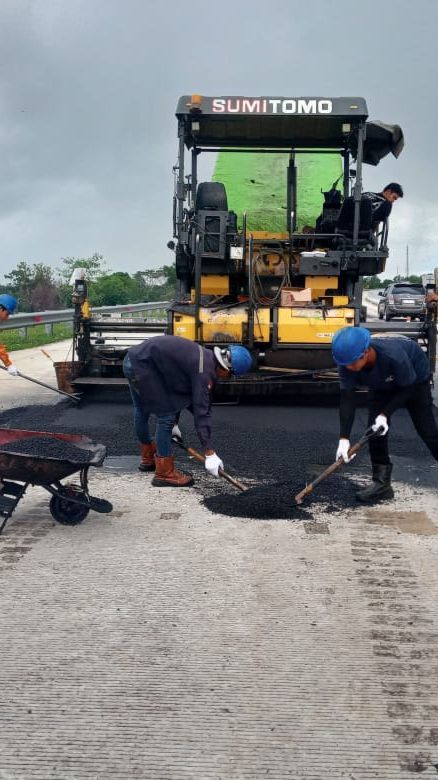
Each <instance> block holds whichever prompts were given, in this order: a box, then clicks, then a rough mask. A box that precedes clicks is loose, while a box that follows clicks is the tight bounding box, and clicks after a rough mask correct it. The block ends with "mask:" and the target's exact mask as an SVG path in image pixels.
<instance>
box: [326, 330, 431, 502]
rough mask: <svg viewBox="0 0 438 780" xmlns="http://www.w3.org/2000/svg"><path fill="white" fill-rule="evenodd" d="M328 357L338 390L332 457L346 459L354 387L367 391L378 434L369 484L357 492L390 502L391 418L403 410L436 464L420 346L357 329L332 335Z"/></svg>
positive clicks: (425, 369) (372, 446) (371, 442)
mask: <svg viewBox="0 0 438 780" xmlns="http://www.w3.org/2000/svg"><path fill="white" fill-rule="evenodd" d="M332 351H333V359H334V361H335V363H337V365H338V366H339V379H340V386H341V400H340V439H339V445H338V450H337V453H336V458H337V459H338V458H343V459H344V461H345V462H346V463H348V462H349V460H350V458H349V455H348V451H349V449H350V441H349V438H350V431H351V429H352V427H353V421H354V413H355V397H354V396H355V389H357V388H360V387H368V388H369V389H370V397H369V421H368V425H369V426H370V427H371V428H372V429H373V430H374V431H375V432H376V434H377V433H378V434H379V435H376V436H373V437H371V438H370V439H369V449H370V457H371V464H372V470H373V484H372V485H371V486H370V487H367V488H365V490H361V491H359V492H358V493H357V494H356V498H357V500H358V501H362V502H364V503H371V502H373V501H376V500H381V499H385V498H392V497H393V496H394V491H393V489H392V487H391V472H392V463H391V461H390V458H389V451H388V430H389V425H390V421H391V415H392V414H393V412H395V411H396V409H400V408H402V407H403V408H406V409H407V410H408V412H409V414H410V416H411V419H412V422H413V423H414V426H415V428H416V431H417V433H418V434H419V436H420V437H421V439H422V440H423V441H424V443H425V444H426V445H427V447H428V448H429V450H430V452H431V453H432V455H433V456H434V458H435V460H438V426H437V423H436V420H435V417H434V412H433V401H432V393H431V389H430V367H429V362H428V360H427V357H426V355H425V353H424V352H423V350H422V349H421V347H419V346H418V344H417V343H416V342H414V341H411V339H408V338H405V337H403V336H401V337H400V336H399V337H396V336H394V337H388V338H386V337H385V338H372V337H371V334H370V332H369V331H368V330H367V329H366V328H362V327H347V328H342V330H339V331H338V332H337V333H335V335H334V337H333V343H332Z"/></svg>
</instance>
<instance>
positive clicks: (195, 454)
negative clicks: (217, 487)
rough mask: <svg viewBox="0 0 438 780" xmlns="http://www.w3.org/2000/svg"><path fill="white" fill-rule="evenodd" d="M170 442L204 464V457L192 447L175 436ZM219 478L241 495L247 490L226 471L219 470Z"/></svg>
mask: <svg viewBox="0 0 438 780" xmlns="http://www.w3.org/2000/svg"><path fill="white" fill-rule="evenodd" d="M172 441H174V442H175V444H178V445H179V446H180V447H182V449H183V450H185V451H186V452H187V454H188V455H191V456H192V458H195V460H199V462H200V463H205V456H204V455H201V453H200V452H198V451H197V450H194V449H193V447H187V445H186V444H184V443H183V442H182V441H181V439H178V437H177V436H172ZM219 476H220V477H222V478H223V479H226V480H227V482H229V483H230V484H231V485H234V487H236V488H238V490H241V491H242V493H243V492H245V490H248V488H247V487H246V486H245V485H242V483H241V482H239V480H238V479H235V478H234V477H232V476H231V474H227V472H226V471H224V470H223V469H221V468H220V469H219Z"/></svg>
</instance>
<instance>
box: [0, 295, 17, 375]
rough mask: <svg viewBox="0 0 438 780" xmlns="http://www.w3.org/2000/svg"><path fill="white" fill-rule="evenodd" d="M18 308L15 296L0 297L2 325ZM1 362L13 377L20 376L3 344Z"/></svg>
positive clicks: (0, 352) (0, 350)
mask: <svg viewBox="0 0 438 780" xmlns="http://www.w3.org/2000/svg"><path fill="white" fill-rule="evenodd" d="M16 308H17V301H16V299H15V298H14V297H13V295H8V294H7V293H4V294H3V295H0V323H2V322H5V320H7V319H8V317H9V315H10V314H13V313H14V311H15V309H16ZM0 360H1V361H2V363H4V365H5V366H6V368H7V370H8V374H10V375H11V376H18V368H17V367H16V366H14V365H13V363H12V360H11V358H10V357H9V354H8V351H7V349H6V347H5V346H4V345H3V344H0Z"/></svg>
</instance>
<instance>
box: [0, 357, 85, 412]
mask: <svg viewBox="0 0 438 780" xmlns="http://www.w3.org/2000/svg"><path fill="white" fill-rule="evenodd" d="M0 368H1V369H2V370H3V371H7V370H8V369H7V368H5V366H0ZM17 376H21V378H22V379H27V380H28V381H29V382H33V383H34V384H35V385H40V386H41V387H45V388H46V389H47V390H53V392H54V393H59V395H66V396H67V398H70V401H73V403H75V404H78V403H79V402H80V400H81V399H80V398H78V397H77V396H76V395H72V394H71V393H64V391H63V390H58V388H57V387H53V385H46V383H45V382H40V381H39V379H33V378H32V377H31V376H27V375H26V374H22V373H21V371H19V372H18V374H17Z"/></svg>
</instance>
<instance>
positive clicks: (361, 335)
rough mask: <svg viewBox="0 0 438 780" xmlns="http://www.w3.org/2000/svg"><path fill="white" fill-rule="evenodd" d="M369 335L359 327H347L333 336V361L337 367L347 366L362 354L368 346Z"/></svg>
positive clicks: (364, 329) (367, 331)
mask: <svg viewBox="0 0 438 780" xmlns="http://www.w3.org/2000/svg"><path fill="white" fill-rule="evenodd" d="M370 341H371V334H370V332H369V330H367V329H366V328H361V327H351V326H350V327H347V328H342V329H341V330H338V331H337V333H335V335H334V336H333V341H332V352H333V360H334V361H335V363H337V364H338V366H349V365H350V363H354V362H355V360H358V359H359V358H360V357H362V355H363V354H364V352H365V350H367V349H368V347H369V346H370Z"/></svg>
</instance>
